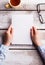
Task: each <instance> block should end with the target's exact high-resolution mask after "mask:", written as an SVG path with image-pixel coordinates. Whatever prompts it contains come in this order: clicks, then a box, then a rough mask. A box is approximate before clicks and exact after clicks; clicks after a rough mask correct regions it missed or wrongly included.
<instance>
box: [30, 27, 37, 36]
mask: <svg viewBox="0 0 45 65" xmlns="http://www.w3.org/2000/svg"><path fill="white" fill-rule="evenodd" d="M30 31H31V36H34V35H35V34H36V33H37V29H36V28H35V27H32V29H31V30H30Z"/></svg>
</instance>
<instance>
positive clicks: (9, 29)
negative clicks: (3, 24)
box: [7, 25, 12, 33]
mask: <svg viewBox="0 0 45 65" xmlns="http://www.w3.org/2000/svg"><path fill="white" fill-rule="evenodd" d="M11 28H12V25H10V26H9V28H8V30H7V32H8V33H10V31H11Z"/></svg>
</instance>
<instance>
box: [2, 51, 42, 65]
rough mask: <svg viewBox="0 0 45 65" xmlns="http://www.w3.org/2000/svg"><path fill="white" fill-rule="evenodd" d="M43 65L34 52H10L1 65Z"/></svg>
mask: <svg viewBox="0 0 45 65" xmlns="http://www.w3.org/2000/svg"><path fill="white" fill-rule="evenodd" d="M10 64H11V65H35V64H36V65H40V64H41V65H43V63H42V62H41V59H40V57H39V56H38V53H37V52H36V50H13V51H12V50H10V51H9V54H8V56H7V58H6V60H5V62H4V64H3V65H10Z"/></svg>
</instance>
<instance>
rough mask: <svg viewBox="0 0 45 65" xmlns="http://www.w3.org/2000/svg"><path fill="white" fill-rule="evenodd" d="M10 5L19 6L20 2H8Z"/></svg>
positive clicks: (17, 0)
mask: <svg viewBox="0 0 45 65" xmlns="http://www.w3.org/2000/svg"><path fill="white" fill-rule="evenodd" d="M10 3H11V5H13V6H17V5H19V4H20V0H10Z"/></svg>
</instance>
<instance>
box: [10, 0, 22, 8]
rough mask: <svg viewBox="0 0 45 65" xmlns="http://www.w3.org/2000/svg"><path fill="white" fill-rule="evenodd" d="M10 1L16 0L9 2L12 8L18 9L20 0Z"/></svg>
mask: <svg viewBox="0 0 45 65" xmlns="http://www.w3.org/2000/svg"><path fill="white" fill-rule="evenodd" d="M12 1H16V2H15V3H14V4H15V5H13V3H11V0H9V4H10V6H11V7H12V8H15V9H19V8H20V7H21V3H20V2H21V0H12Z"/></svg>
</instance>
